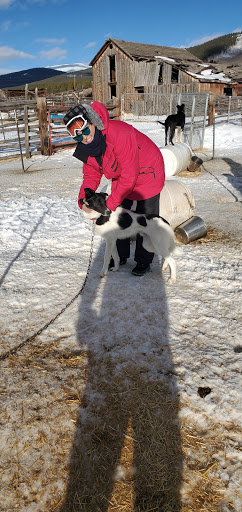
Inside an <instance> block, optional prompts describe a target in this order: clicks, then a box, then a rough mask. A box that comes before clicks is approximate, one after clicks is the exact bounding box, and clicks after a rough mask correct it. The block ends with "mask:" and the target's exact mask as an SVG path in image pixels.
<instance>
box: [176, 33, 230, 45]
mask: <svg viewBox="0 0 242 512" xmlns="http://www.w3.org/2000/svg"><path fill="white" fill-rule="evenodd" d="M223 35H224V34H222V33H220V32H218V33H217V34H211V35H210V36H209V35H207V36H203V37H200V38H199V39H193V40H192V41H190V43H188V44H186V45H182V46H181V48H190V47H191V46H198V45H199V44H203V43H207V42H208V41H211V40H212V39H216V38H217V37H221V36H223Z"/></svg>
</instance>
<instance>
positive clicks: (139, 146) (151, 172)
mask: <svg viewBox="0 0 242 512" xmlns="http://www.w3.org/2000/svg"><path fill="white" fill-rule="evenodd" d="M91 106H92V108H93V109H94V110H95V111H96V112H97V114H98V115H99V116H100V118H101V119H102V122H103V125H104V127H105V129H104V130H103V131H102V134H103V135H104V136H106V144H107V147H106V150H105V153H104V155H103V160H102V167H100V166H99V165H98V163H97V161H96V159H95V157H90V156H89V157H88V159H87V162H86V163H84V164H83V183H82V186H81V189H80V193H79V196H78V204H79V206H80V208H81V204H80V203H79V200H80V199H83V198H84V197H85V193H84V188H91V189H93V190H97V188H98V185H99V184H100V181H101V178H102V175H103V174H104V176H105V177H106V178H107V179H111V180H112V185H111V194H110V195H109V197H108V199H107V207H108V208H109V209H110V210H112V211H114V210H115V209H116V208H117V207H118V206H119V205H120V204H121V203H122V201H123V199H125V198H127V199H132V200H135V201H139V200H141V199H148V198H150V197H153V196H155V195H157V194H159V192H160V191H161V190H162V188H163V185H164V181H165V172H164V161H163V157H162V155H161V152H160V150H159V148H158V147H157V146H156V145H155V143H154V142H152V141H151V140H150V139H149V138H148V137H147V136H146V135H144V134H143V133H141V132H139V131H138V130H136V129H135V128H133V126H131V125H129V124H127V123H125V122H123V121H115V120H110V119H109V114H108V111H107V109H106V107H105V105H103V104H102V103H99V102H98V101H95V102H94V103H92V105H91ZM77 155H78V152H77V154H76V155H75V154H74V156H77ZM77 158H78V156H77Z"/></svg>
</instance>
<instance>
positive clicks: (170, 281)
mask: <svg viewBox="0 0 242 512" xmlns="http://www.w3.org/2000/svg"><path fill="white" fill-rule="evenodd" d="M167 282H168V283H169V284H175V283H176V278H175V277H169V279H167Z"/></svg>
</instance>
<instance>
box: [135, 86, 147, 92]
mask: <svg viewBox="0 0 242 512" xmlns="http://www.w3.org/2000/svg"><path fill="white" fill-rule="evenodd" d="M135 90H136V92H138V93H139V94H143V93H144V92H145V90H144V87H135Z"/></svg>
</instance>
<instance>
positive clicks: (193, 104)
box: [189, 96, 196, 147]
mask: <svg viewBox="0 0 242 512" xmlns="http://www.w3.org/2000/svg"><path fill="white" fill-rule="evenodd" d="M195 103H196V96H193V98H192V112H191V126H190V137H189V145H190V147H192V138H193V125H194V113H195Z"/></svg>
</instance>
